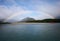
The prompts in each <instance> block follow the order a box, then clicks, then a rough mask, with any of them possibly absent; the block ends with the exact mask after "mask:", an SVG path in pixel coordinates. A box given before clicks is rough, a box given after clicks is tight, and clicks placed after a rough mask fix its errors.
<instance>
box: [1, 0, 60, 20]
mask: <svg viewBox="0 0 60 41" xmlns="http://www.w3.org/2000/svg"><path fill="white" fill-rule="evenodd" d="M57 16H60V0H0V19H5V20H4V21H10V20H16V21H20V20H21V19H23V18H25V17H32V18H35V19H40V20H41V19H46V18H56V17H57Z"/></svg>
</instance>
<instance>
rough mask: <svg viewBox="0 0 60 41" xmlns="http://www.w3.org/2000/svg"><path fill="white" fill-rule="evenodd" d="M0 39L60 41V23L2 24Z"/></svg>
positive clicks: (10, 40) (7, 40)
mask: <svg viewBox="0 0 60 41" xmlns="http://www.w3.org/2000/svg"><path fill="white" fill-rule="evenodd" d="M0 41H60V23H26V24H25V23H24V24H21V23H20V24H4V25H0Z"/></svg>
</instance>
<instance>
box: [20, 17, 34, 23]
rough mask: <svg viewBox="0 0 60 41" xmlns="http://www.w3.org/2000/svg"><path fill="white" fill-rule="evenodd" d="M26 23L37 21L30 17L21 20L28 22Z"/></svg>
mask: <svg viewBox="0 0 60 41" xmlns="http://www.w3.org/2000/svg"><path fill="white" fill-rule="evenodd" d="M26 21H35V19H34V18H30V17H26V18H24V19H22V20H21V22H26Z"/></svg>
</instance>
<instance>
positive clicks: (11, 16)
mask: <svg viewBox="0 0 60 41" xmlns="http://www.w3.org/2000/svg"><path fill="white" fill-rule="evenodd" d="M43 12H44V13H46V14H45V15H47V16H49V17H51V18H53V19H55V17H54V16H52V15H51V14H50V13H48V12H45V11H43ZM39 13H40V12H39ZM17 15H19V14H12V15H10V16H8V17H7V18H6V19H5V20H4V22H6V21H7V20H9V19H11V18H13V17H15V16H17Z"/></svg>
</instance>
